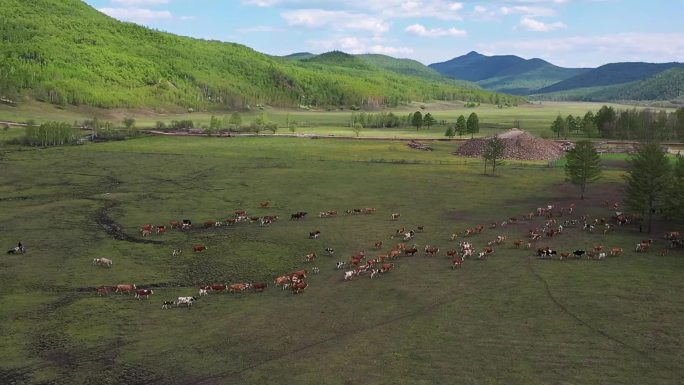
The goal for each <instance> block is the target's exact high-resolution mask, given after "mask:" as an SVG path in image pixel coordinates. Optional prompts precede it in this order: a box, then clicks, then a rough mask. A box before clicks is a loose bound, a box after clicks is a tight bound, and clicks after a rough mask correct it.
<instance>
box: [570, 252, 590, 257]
mask: <svg viewBox="0 0 684 385" xmlns="http://www.w3.org/2000/svg"><path fill="white" fill-rule="evenodd" d="M586 253H587V252H586V251H584V250H575V251H573V252H572V255H574V256H575V258H582V256H583V255H584V254H586Z"/></svg>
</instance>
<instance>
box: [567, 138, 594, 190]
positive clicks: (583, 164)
mask: <svg viewBox="0 0 684 385" xmlns="http://www.w3.org/2000/svg"><path fill="white" fill-rule="evenodd" d="M565 176H566V177H567V178H568V180H569V181H570V183H572V184H574V185H577V186H579V188H580V199H582V200H583V199H584V191H585V189H586V188H587V183H591V182H593V181H595V180H597V179H599V178H600V177H601V158H600V157H599V154H598V152H596V148H595V147H594V145H593V144H592V143H591V142H590V141H588V140H580V141H578V142H577V143H576V144H575V148H573V149H572V150H570V151H569V152H568V156H567V163H565Z"/></svg>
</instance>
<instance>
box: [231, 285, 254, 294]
mask: <svg viewBox="0 0 684 385" xmlns="http://www.w3.org/2000/svg"><path fill="white" fill-rule="evenodd" d="M250 287H252V285H251V284H250V283H234V284H232V285H230V292H231V293H235V292H238V291H239V292H243V291H245V290H247V289H249V288H250Z"/></svg>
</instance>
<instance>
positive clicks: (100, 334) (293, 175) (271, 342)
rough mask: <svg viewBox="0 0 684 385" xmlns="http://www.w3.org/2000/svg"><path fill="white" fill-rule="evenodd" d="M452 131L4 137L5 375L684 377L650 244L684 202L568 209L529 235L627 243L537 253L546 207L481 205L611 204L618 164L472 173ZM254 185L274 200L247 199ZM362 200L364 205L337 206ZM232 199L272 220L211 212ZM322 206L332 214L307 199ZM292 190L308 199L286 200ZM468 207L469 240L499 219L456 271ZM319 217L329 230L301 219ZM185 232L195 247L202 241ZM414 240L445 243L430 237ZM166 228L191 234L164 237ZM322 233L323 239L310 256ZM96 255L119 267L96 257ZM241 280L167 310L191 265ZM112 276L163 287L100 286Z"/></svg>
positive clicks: (104, 378) (153, 378)
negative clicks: (570, 212) (429, 146)
mask: <svg viewBox="0 0 684 385" xmlns="http://www.w3.org/2000/svg"><path fill="white" fill-rule="evenodd" d="M481 120H482V118H481ZM454 149H455V145H454V144H452V143H449V142H436V143H435V150H434V151H432V152H424V151H417V150H412V149H410V148H408V147H407V146H406V144H405V142H401V141H391V140H363V139H358V140H344V139H335V140H333V139H303V138H286V137H277V138H274V137H234V138H179V137H144V138H140V139H135V140H128V141H121V142H108V143H100V144H85V145H81V146H73V147H62V148H51V149H43V150H38V149H23V150H19V149H18V148H15V147H5V148H3V149H2V156H1V157H0V163H1V164H0V167H1V170H2V171H1V172H0V212H1V213H2V222H0V234H1V235H0V237H1V239H0V242H1V243H0V245H4V247H5V249H10V248H11V247H13V246H14V245H15V244H16V242H17V241H18V240H21V241H22V242H23V243H24V244H25V245H26V246H27V248H28V252H27V253H26V254H24V255H8V254H4V253H3V254H2V257H0V357H2V360H0V383H2V384H69V385H79V384H84V385H86V384H88V385H89V384H141V385H142V384H147V385H149V384H155V385H156V384H159V385H162V384H164V385H169V384H171V385H173V384H178V385H187V384H506V385H511V384H525V385H529V384H654V385H655V384H658V385H662V384H672V385H675V384H681V383H682V381H684V329H683V328H682V325H681V320H682V319H683V317H684V299H683V298H684V297H682V295H681V293H682V291H683V290H684V279H683V278H684V258H683V257H684V250H681V249H679V250H672V251H671V252H670V253H669V254H668V255H666V256H660V255H659V254H658V252H657V250H658V249H660V248H663V247H665V241H663V240H661V239H657V238H660V234H661V233H662V231H666V230H676V229H679V230H681V223H679V224H674V223H664V222H659V223H658V224H657V231H658V233H657V234H653V235H651V236H647V235H645V234H639V232H638V228H637V227H635V226H628V227H625V228H618V229H615V230H614V231H612V232H609V233H608V234H606V235H604V234H603V233H602V232H601V231H597V232H595V233H591V234H590V233H587V232H583V231H582V230H581V229H579V228H572V227H570V228H566V229H565V230H564V233H563V234H562V235H560V236H558V237H554V238H552V239H543V240H542V241H539V242H537V243H536V244H535V245H534V247H541V246H546V245H549V246H551V247H552V248H554V249H557V250H558V251H559V252H560V251H571V250H574V249H576V248H584V249H590V248H592V247H593V246H595V245H599V244H600V245H604V246H605V247H607V248H610V247H614V246H621V247H623V248H624V249H625V253H624V255H621V256H617V257H612V256H609V257H607V258H606V259H605V260H603V261H594V260H588V259H582V260H574V259H570V260H567V261H563V262H561V261H558V260H540V259H538V258H537V257H536V256H533V252H532V251H531V250H527V249H526V248H524V247H523V248H521V249H516V248H514V247H513V245H512V243H511V240H514V239H523V240H525V242H527V238H526V235H527V232H528V229H530V228H534V227H537V226H541V225H543V218H539V217H535V218H534V219H533V220H532V221H530V222H521V223H517V224H510V225H508V226H505V227H498V228H497V229H490V228H489V225H490V224H491V223H493V222H496V223H499V224H500V222H501V221H503V220H507V219H508V218H510V217H512V216H517V217H521V216H522V215H523V214H525V213H528V212H530V211H535V210H536V208H537V207H543V206H546V205H547V204H553V205H556V207H568V206H569V205H570V204H571V203H575V204H576V209H575V214H574V217H579V216H580V215H583V214H588V215H590V216H592V217H598V218H600V217H607V218H609V217H610V215H612V212H611V211H610V210H608V209H605V208H602V207H601V202H602V201H603V200H604V199H609V200H615V201H620V200H621V191H622V189H621V183H622V178H621V175H622V173H623V172H624V169H623V168H622V167H621V166H620V165H619V164H614V162H613V163H611V162H607V163H606V164H607V167H608V168H607V169H606V172H605V174H604V177H603V179H601V181H600V182H599V183H597V184H594V185H591V186H589V187H588V189H587V196H588V198H587V199H586V200H584V201H579V200H577V199H576V198H577V196H578V191H577V189H576V188H575V187H574V186H571V185H568V184H567V183H566V182H565V181H564V180H565V177H564V173H563V169H562V168H561V167H558V164H557V165H556V167H548V164H546V163H534V162H528V163H520V162H518V163H508V164H507V165H504V166H502V167H501V168H500V172H498V173H497V175H496V176H484V175H482V164H481V162H480V161H479V160H478V159H465V158H459V157H455V156H453V155H451V152H453V150H454ZM613 160H615V159H613ZM497 170H499V169H497ZM265 200H269V201H270V202H272V205H271V207H268V208H262V207H260V205H259V202H260V201H265ZM364 207H373V208H375V209H376V210H377V211H376V212H375V214H371V215H342V213H343V212H344V211H345V210H348V209H353V208H364ZM237 209H244V210H247V211H248V213H249V215H253V216H262V215H278V216H279V220H278V221H277V222H275V223H273V224H272V225H269V226H259V225H258V224H257V223H241V224H236V225H232V226H223V227H220V228H212V229H203V228H202V223H203V222H205V221H208V220H212V221H216V220H224V219H226V218H229V217H232V216H234V214H233V212H234V211H235V210H237ZM327 210H337V211H338V212H340V215H339V216H338V217H336V218H325V219H321V218H318V217H317V214H318V213H319V212H320V211H327ZM299 211H305V212H308V215H307V217H306V218H304V219H302V220H299V221H294V220H289V218H290V214H291V213H296V212H299ZM391 213H400V214H401V218H400V219H399V220H397V221H393V220H391V218H390V214H391ZM569 218H570V217H568V216H565V217H563V218H559V220H565V219H569ZM180 219H191V220H192V221H193V223H194V225H195V228H194V229H192V230H190V231H179V230H170V231H169V232H168V233H166V234H163V235H153V236H150V237H145V238H143V237H141V235H140V232H139V227H140V226H141V225H142V224H145V223H152V224H155V225H161V224H168V223H169V221H171V220H180ZM477 224H483V225H485V226H486V227H487V229H486V230H484V232H483V233H482V234H480V235H475V236H473V237H471V238H470V239H469V241H471V242H472V243H473V244H474V245H475V247H476V249H477V250H480V249H482V247H484V246H486V243H487V242H488V241H491V240H493V239H495V238H496V236H497V235H505V236H507V237H508V240H507V241H506V242H505V243H504V244H502V245H500V246H494V248H495V251H494V253H493V254H492V255H490V256H488V257H487V258H486V259H485V260H481V261H478V260H467V261H466V262H465V264H464V266H463V267H462V268H461V269H459V270H452V269H451V268H450V258H448V257H447V256H446V254H445V253H446V251H447V250H449V249H455V248H457V246H458V244H457V242H453V241H450V240H449V237H450V235H451V234H452V233H460V234H463V231H464V230H465V229H466V228H468V227H473V226H475V225H477ZM402 226H403V227H406V228H407V229H417V227H418V226H424V228H425V229H424V231H423V232H419V233H417V234H416V237H415V239H414V240H412V241H410V242H409V243H415V244H417V245H418V247H419V248H420V249H421V252H419V253H418V254H416V256H415V257H405V256H401V257H399V258H398V259H396V260H394V261H393V262H394V264H395V268H394V270H392V271H390V272H389V273H387V274H385V275H382V276H380V277H379V278H375V279H369V278H368V276H361V277H358V278H356V279H354V280H353V281H351V282H344V281H343V270H336V269H335V262H336V261H346V260H348V259H349V257H350V256H352V255H354V254H355V253H357V252H358V251H359V250H365V251H366V253H367V255H370V256H376V255H379V254H381V253H387V252H388V251H389V249H390V247H392V246H393V245H395V244H396V243H397V242H399V240H398V239H396V238H395V239H393V238H392V235H393V234H394V233H395V231H396V230H397V229H398V228H399V227H402ZM677 226H679V227H677ZM314 230H320V231H321V237H320V239H316V240H313V239H309V238H308V234H309V232H310V231H314ZM647 237H653V238H656V243H655V246H654V249H655V250H652V251H651V252H649V253H644V254H637V253H635V252H634V251H633V250H634V247H633V246H634V245H635V244H636V243H638V242H639V241H640V240H641V239H643V238H647ZM461 239H462V238H461ZM376 241H382V242H383V243H384V246H383V248H382V250H374V249H373V245H374V243H375V242H376ZM194 244H205V245H207V246H208V249H207V250H206V251H205V252H203V253H193V252H192V245H194ZM426 244H430V245H436V246H438V247H439V248H440V250H441V251H440V253H439V255H438V256H435V257H426V256H425V255H424V254H423V253H422V248H423V247H424V246H425V245H426ZM326 247H332V248H334V249H335V253H334V255H332V256H330V255H327V253H326V252H325V251H324V249H325V248H326ZM173 249H181V250H182V251H183V252H182V254H181V255H180V256H177V257H171V255H170V252H171V251H172V250H173ZM314 251H315V252H316V253H317V255H318V259H317V260H316V261H315V262H314V263H305V262H304V256H305V255H306V254H308V253H311V252H314ZM96 257H108V258H111V259H112V260H113V261H114V265H113V267H112V268H111V269H106V268H98V267H95V266H92V265H91V261H92V259H93V258H96ZM314 266H317V267H319V268H320V274H310V276H309V278H308V279H307V281H308V283H309V288H308V289H306V291H305V292H304V293H302V294H300V295H293V294H291V293H290V292H288V291H283V290H281V289H280V288H276V287H273V284H272V282H273V279H274V277H276V276H279V275H281V274H284V273H287V272H289V271H292V270H295V269H302V268H306V269H308V270H309V271H310V272H311V271H312V268H313V267H314ZM236 282H268V283H269V287H268V288H267V289H266V290H265V291H264V292H263V293H254V292H246V293H241V294H229V293H220V294H216V293H213V294H210V295H209V296H208V297H202V298H200V299H199V300H198V301H197V303H196V304H195V305H194V306H193V307H192V308H189V309H188V308H177V309H176V308H173V309H169V310H162V309H161V304H162V302H163V301H169V300H173V299H175V298H176V297H178V296H191V295H197V288H198V287H199V285H204V284H212V283H236ZM119 283H135V284H137V285H138V286H139V287H151V288H153V290H154V291H155V294H154V295H152V296H151V298H150V299H149V300H135V299H133V296H132V295H119V294H111V295H109V296H107V297H99V296H98V295H97V294H96V293H95V292H94V291H93V289H94V288H96V287H99V286H102V285H116V284H119Z"/></svg>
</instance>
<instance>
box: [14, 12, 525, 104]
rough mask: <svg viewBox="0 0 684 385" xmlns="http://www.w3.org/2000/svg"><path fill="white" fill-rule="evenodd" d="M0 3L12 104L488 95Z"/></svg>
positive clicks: (373, 67)
mask: <svg viewBox="0 0 684 385" xmlns="http://www.w3.org/2000/svg"><path fill="white" fill-rule="evenodd" d="M0 2H1V4H2V5H1V6H0V55H1V57H2V60H0V96H5V97H7V98H10V99H13V100H22V98H24V97H28V98H34V99H37V100H41V101H45V102H49V103H54V104H60V105H66V104H72V105H81V104H83V105H92V106H98V107H105V108H111V107H141V106H146V107H171V106H182V107H193V108H212V107H217V108H218V107H223V108H240V107H244V106H246V105H249V104H255V103H262V104H269V105H274V106H295V105H299V104H302V103H304V104H308V105H327V106H349V105H358V106H364V105H367V106H374V107H376V106H382V105H397V104H401V103H406V102H410V101H426V100H432V99H442V100H474V101H488V100H494V95H493V94H492V93H490V92H487V91H484V90H482V89H480V88H479V87H477V86H474V85H469V86H467V87H466V86H464V84H463V83H462V82H458V81H449V80H444V79H438V80H437V79H435V80H430V79H426V78H425V77H419V76H414V75H406V74H401V73H397V72H393V71H389V70H387V69H385V68H383V67H381V66H378V65H377V64H373V63H371V62H369V61H368V60H364V59H363V58H361V57H355V56H351V55H347V54H343V53H340V52H332V53H328V54H323V55H317V56H311V57H308V58H302V59H301V60H293V59H292V58H290V59H287V58H278V57H272V56H268V55H264V54H261V53H259V52H256V51H254V50H253V49H251V48H249V47H245V46H243V45H239V44H233V43H223V42H219V41H208V40H199V39H192V38H188V37H182V36H177V35H173V34H169V33H164V32H159V31H155V30H151V29H148V28H144V27H141V26H138V25H135V24H131V23H124V22H120V21H117V20H115V19H113V18H110V17H108V16H106V15H104V14H102V13H100V12H98V11H97V10H95V9H93V8H92V7H90V6H88V5H86V4H85V3H83V2H82V1H80V0H31V1H26V0H0ZM511 100H513V101H515V102H522V100H523V99H520V98H518V99H514V98H511Z"/></svg>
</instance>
